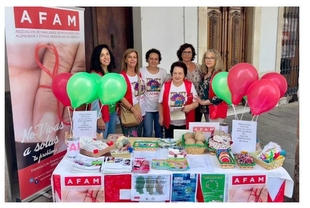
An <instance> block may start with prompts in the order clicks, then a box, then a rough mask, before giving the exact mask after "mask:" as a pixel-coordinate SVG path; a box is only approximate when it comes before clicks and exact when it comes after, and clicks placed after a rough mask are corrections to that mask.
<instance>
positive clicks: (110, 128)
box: [97, 112, 116, 139]
mask: <svg viewBox="0 0 310 208" xmlns="http://www.w3.org/2000/svg"><path fill="white" fill-rule="evenodd" d="M101 132H103V138H104V139H106V138H108V136H109V134H115V132H116V112H114V113H112V114H110V120H109V121H108V122H106V123H105V130H104V131H102V130H100V129H98V128H97V133H98V134H100V133H101Z"/></svg>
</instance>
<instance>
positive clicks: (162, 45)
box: [133, 7, 198, 72]
mask: <svg viewBox="0 0 310 208" xmlns="http://www.w3.org/2000/svg"><path fill="white" fill-rule="evenodd" d="M197 14H198V8H197V7H140V8H134V9H133V17H134V19H133V21H134V37H135V38H134V47H135V48H136V49H137V50H138V51H139V53H140V63H142V66H146V65H147V63H146V61H145V53H146V52H147V51H148V50H149V49H151V48H156V49H158V50H160V52H161V55H162V61H161V63H160V65H159V66H160V67H162V68H164V69H166V70H167V72H169V71H170V66H171V64H172V63H173V62H174V61H177V60H178V59H177V56H176V52H177V50H178V49H179V47H180V45H182V44H183V43H185V42H187V43H191V44H192V45H193V46H194V47H195V48H196V49H197V44H198V39H197V36H198V22H197V19H198V17H197ZM137 21H138V22H139V21H140V22H141V24H139V23H137ZM138 37H139V38H138ZM195 62H197V57H196V59H195ZM140 66H141V65H140Z"/></svg>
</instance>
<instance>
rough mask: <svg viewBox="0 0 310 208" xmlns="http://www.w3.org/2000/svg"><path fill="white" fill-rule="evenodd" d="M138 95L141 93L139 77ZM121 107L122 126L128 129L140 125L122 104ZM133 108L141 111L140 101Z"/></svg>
mask: <svg viewBox="0 0 310 208" xmlns="http://www.w3.org/2000/svg"><path fill="white" fill-rule="evenodd" d="M138 85H139V86H138V95H139V96H141V95H140V93H141V81H140V77H139V76H138ZM120 107H121V122H122V125H123V126H125V127H130V126H137V125H138V124H140V123H141V122H140V121H138V120H137V119H136V117H135V115H134V114H133V112H131V110H129V109H127V108H126V107H125V106H124V105H123V104H122V103H121V104H120ZM133 107H134V108H135V109H137V110H139V111H141V109H140V99H139V102H138V103H137V104H135V105H133Z"/></svg>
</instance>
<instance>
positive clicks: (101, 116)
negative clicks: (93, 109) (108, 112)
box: [97, 105, 103, 117]
mask: <svg viewBox="0 0 310 208" xmlns="http://www.w3.org/2000/svg"><path fill="white" fill-rule="evenodd" d="M102 108H103V105H101V107H100V111H98V115H97V117H99V114H100V112H101V111H102ZM101 117H102V114H101Z"/></svg>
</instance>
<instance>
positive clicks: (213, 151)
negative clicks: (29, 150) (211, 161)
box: [206, 137, 231, 155]
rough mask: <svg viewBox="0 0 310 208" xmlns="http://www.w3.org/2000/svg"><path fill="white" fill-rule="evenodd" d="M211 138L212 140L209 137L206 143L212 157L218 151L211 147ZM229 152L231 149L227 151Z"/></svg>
mask: <svg viewBox="0 0 310 208" xmlns="http://www.w3.org/2000/svg"><path fill="white" fill-rule="evenodd" d="M210 138H211V137H209V138H208V139H207V141H206V145H207V150H208V152H209V153H210V155H216V151H217V149H214V148H211V147H209V139H210ZM227 150H228V151H230V150H231V148H229V149H227Z"/></svg>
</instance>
